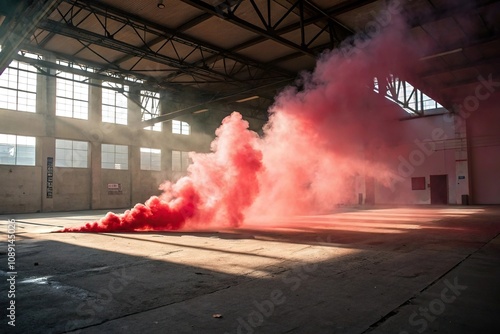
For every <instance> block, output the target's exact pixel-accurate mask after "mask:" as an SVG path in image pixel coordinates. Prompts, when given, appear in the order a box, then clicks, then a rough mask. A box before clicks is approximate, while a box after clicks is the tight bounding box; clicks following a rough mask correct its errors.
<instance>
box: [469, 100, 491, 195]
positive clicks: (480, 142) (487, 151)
mask: <svg viewBox="0 0 500 334" xmlns="http://www.w3.org/2000/svg"><path fill="white" fill-rule="evenodd" d="M468 115H469V114H468V113H467V114H464V117H466V121H467V130H468V136H469V143H470V149H469V152H470V158H471V159H470V164H469V166H470V169H471V180H472V182H471V190H472V197H471V201H472V202H473V203H475V204H500V93H499V92H497V93H496V94H495V95H492V96H491V97H490V98H489V99H487V100H486V101H484V102H483V101H481V103H480V104H479V107H478V109H477V110H474V111H473V112H470V116H468Z"/></svg>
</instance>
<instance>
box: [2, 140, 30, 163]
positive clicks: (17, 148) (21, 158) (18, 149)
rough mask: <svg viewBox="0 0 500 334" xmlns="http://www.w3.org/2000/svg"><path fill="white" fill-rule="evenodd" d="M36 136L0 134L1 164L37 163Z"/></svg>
mask: <svg viewBox="0 0 500 334" xmlns="http://www.w3.org/2000/svg"><path fill="white" fill-rule="evenodd" d="M35 147H36V138H35V137H25V136H16V135H5V134H0V164H1V165H24V166H34V165H35Z"/></svg>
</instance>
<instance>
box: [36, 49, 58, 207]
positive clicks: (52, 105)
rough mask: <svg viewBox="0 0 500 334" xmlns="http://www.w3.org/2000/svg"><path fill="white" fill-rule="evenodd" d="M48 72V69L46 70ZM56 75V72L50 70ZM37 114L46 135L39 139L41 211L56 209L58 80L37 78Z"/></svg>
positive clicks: (45, 77) (51, 57)
mask: <svg viewBox="0 0 500 334" xmlns="http://www.w3.org/2000/svg"><path fill="white" fill-rule="evenodd" d="M45 59H46V60H47V61H52V62H55V61H56V58H55V57H53V56H47V57H45ZM46 70H48V69H46ZM48 71H50V73H51V74H55V73H56V71H55V70H48ZM37 83H38V84H37V103H36V105H37V113H39V114H41V115H43V119H44V124H45V135H44V136H42V137H38V138H37V152H36V156H37V162H36V165H37V166H42V182H41V184H42V189H41V195H42V196H41V198H42V202H41V211H42V212H48V211H53V209H54V199H53V197H54V196H55V193H56V191H57V189H55V188H54V169H55V168H54V166H55V152H56V147H55V145H56V144H55V128H56V125H55V118H56V78H55V77H52V76H45V75H41V74H39V75H38V77H37Z"/></svg>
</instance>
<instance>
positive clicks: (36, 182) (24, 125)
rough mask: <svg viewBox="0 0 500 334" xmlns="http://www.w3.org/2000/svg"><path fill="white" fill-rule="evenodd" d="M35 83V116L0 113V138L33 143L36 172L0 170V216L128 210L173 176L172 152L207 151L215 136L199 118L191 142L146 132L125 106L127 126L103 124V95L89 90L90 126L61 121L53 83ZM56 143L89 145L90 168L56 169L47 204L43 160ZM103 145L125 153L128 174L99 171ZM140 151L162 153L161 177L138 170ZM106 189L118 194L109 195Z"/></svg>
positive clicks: (135, 110) (133, 109)
mask: <svg viewBox="0 0 500 334" xmlns="http://www.w3.org/2000/svg"><path fill="white" fill-rule="evenodd" d="M37 80H38V85H37V112H36V113H26V112H18V111H12V110H3V109H0V133H4V134H15V135H24V136H34V137H36V138H37V147H36V164H35V166H33V167H31V166H10V165H0V198H1V199H2V200H1V201H0V214H3V213H22V212H48V211H69V210H84V209H116V208H120V209H121V208H129V207H131V206H133V205H135V204H136V203H138V202H144V201H145V200H147V199H148V198H149V197H150V196H151V195H157V194H159V193H160V191H159V190H158V186H159V185H160V184H161V183H162V182H163V181H164V180H166V179H169V178H170V177H171V176H172V173H171V151H172V150H181V151H204V152H206V151H209V148H210V145H209V143H210V142H211V140H212V139H213V137H214V135H213V133H212V135H209V134H207V133H203V132H197V128H199V127H202V125H203V118H201V121H200V120H198V122H197V121H196V120H195V119H194V118H193V117H189V116H188V117H187V118H186V120H187V121H188V122H192V123H193V124H197V125H195V126H193V127H192V129H193V132H192V135H189V136H185V135H175V134H172V133H171V122H165V123H164V124H163V131H162V132H154V131H148V130H144V129H142V128H141V127H140V126H138V123H139V122H140V117H141V113H140V109H139V107H138V106H137V105H136V104H135V103H133V102H132V101H129V108H128V109H129V115H128V125H126V126H125V125H118V124H111V123H102V122H101V90H100V88H99V87H95V86H91V87H90V97H89V119H88V120H80V119H72V118H66V117H59V116H56V115H55V85H56V82H55V79H54V78H52V77H47V76H42V75H39V76H38V79H37ZM92 82H93V83H95V84H99V82H98V81H95V80H92ZM131 94H136V93H134V91H133V90H132V91H131ZM163 103H164V101H163ZM56 139H70V140H80V141H86V142H89V147H90V152H89V168H61V167H54V169H53V174H54V176H53V198H48V197H47V194H46V191H47V171H48V170H47V158H55V140H56ZM102 143H106V144H120V145H127V146H128V147H129V168H128V170H111V169H101V144H102ZM140 147H148V148H158V149H161V150H162V162H161V163H162V170H161V171H143V170H140V153H139V151H140ZM110 184H111V185H116V184H118V185H120V190H118V191H117V190H111V189H108V185H110Z"/></svg>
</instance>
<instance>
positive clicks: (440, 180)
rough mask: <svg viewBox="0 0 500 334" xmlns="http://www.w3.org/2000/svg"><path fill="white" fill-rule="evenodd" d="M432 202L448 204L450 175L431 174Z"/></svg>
mask: <svg viewBox="0 0 500 334" xmlns="http://www.w3.org/2000/svg"><path fill="white" fill-rule="evenodd" d="M430 181H431V204H448V175H431V177H430Z"/></svg>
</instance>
